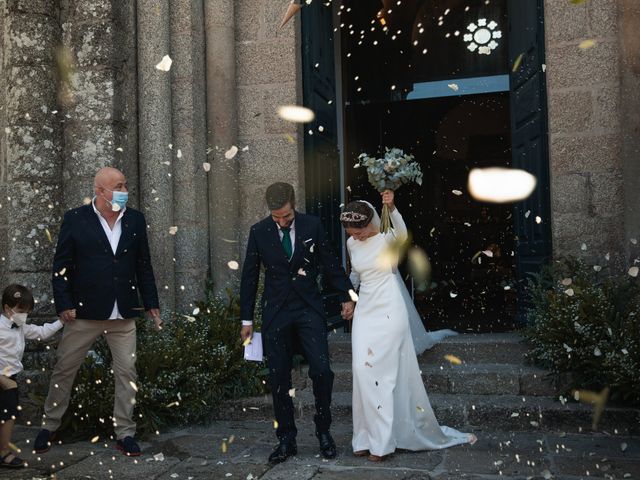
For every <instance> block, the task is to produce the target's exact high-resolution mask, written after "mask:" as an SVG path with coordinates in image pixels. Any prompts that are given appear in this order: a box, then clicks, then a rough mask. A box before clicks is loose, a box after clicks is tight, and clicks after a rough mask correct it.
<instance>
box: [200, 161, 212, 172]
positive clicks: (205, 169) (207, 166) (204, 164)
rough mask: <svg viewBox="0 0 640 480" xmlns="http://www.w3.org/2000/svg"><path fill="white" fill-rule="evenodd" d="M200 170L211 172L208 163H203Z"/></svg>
mask: <svg viewBox="0 0 640 480" xmlns="http://www.w3.org/2000/svg"><path fill="white" fill-rule="evenodd" d="M202 168H203V169H204V171H205V172H209V171H210V170H211V164H210V163H209V162H204V163H203V164H202Z"/></svg>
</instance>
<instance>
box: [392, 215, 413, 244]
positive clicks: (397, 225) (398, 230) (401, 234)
mask: <svg viewBox="0 0 640 480" xmlns="http://www.w3.org/2000/svg"><path fill="white" fill-rule="evenodd" d="M389 217H390V218H391V224H392V225H393V234H394V236H395V238H396V239H397V240H399V241H400V242H404V241H406V240H407V238H409V232H408V231H407V225H406V223H404V220H403V218H402V215H400V212H399V211H398V209H397V208H394V209H393V210H392V211H391V213H390V214H389Z"/></svg>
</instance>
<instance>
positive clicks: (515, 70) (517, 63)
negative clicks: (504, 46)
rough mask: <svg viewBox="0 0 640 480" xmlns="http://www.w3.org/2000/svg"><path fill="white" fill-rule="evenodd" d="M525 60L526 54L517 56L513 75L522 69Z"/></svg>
mask: <svg viewBox="0 0 640 480" xmlns="http://www.w3.org/2000/svg"><path fill="white" fill-rule="evenodd" d="M523 58H524V53H521V54H520V55H518V56H517V58H516V61H515V62H513V68H512V71H513V73H516V72H517V71H518V70H519V69H520V64H521V63H522V59H523Z"/></svg>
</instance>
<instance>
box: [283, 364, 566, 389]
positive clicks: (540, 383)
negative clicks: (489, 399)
mask: <svg viewBox="0 0 640 480" xmlns="http://www.w3.org/2000/svg"><path fill="white" fill-rule="evenodd" d="M331 369H332V370H333V373H334V374H335V379H334V382H333V391H334V392H350V391H351V389H352V378H353V376H352V368H351V364H345V363H337V364H335V363H334V364H333V365H332V366H331ZM420 369H421V371H422V380H423V382H424V385H425V388H426V389H427V393H429V394H432V393H451V394H456V393H462V394H472V395H531V396H553V395H555V394H556V391H557V390H556V385H555V382H554V381H553V380H552V379H551V378H550V377H548V372H546V371H545V370H541V369H539V368H535V367H529V366H522V365H506V364H473V365H468V364H467V365H451V364H449V363H448V362H447V364H446V365H440V366H438V365H430V364H427V363H423V362H421V364H420ZM293 384H294V385H293V386H294V387H295V388H296V389H297V390H304V389H305V388H310V387H311V380H310V379H309V377H308V375H307V369H306V368H302V369H301V370H299V371H295V372H294V373H293Z"/></svg>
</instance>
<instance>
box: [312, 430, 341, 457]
mask: <svg viewBox="0 0 640 480" xmlns="http://www.w3.org/2000/svg"><path fill="white" fill-rule="evenodd" d="M317 437H318V441H319V442H320V453H321V454H322V456H323V457H324V458H327V459H329V460H331V459H332V458H336V456H337V455H338V452H336V442H334V441H333V438H332V437H331V434H330V433H329V432H326V433H318V434H317Z"/></svg>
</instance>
